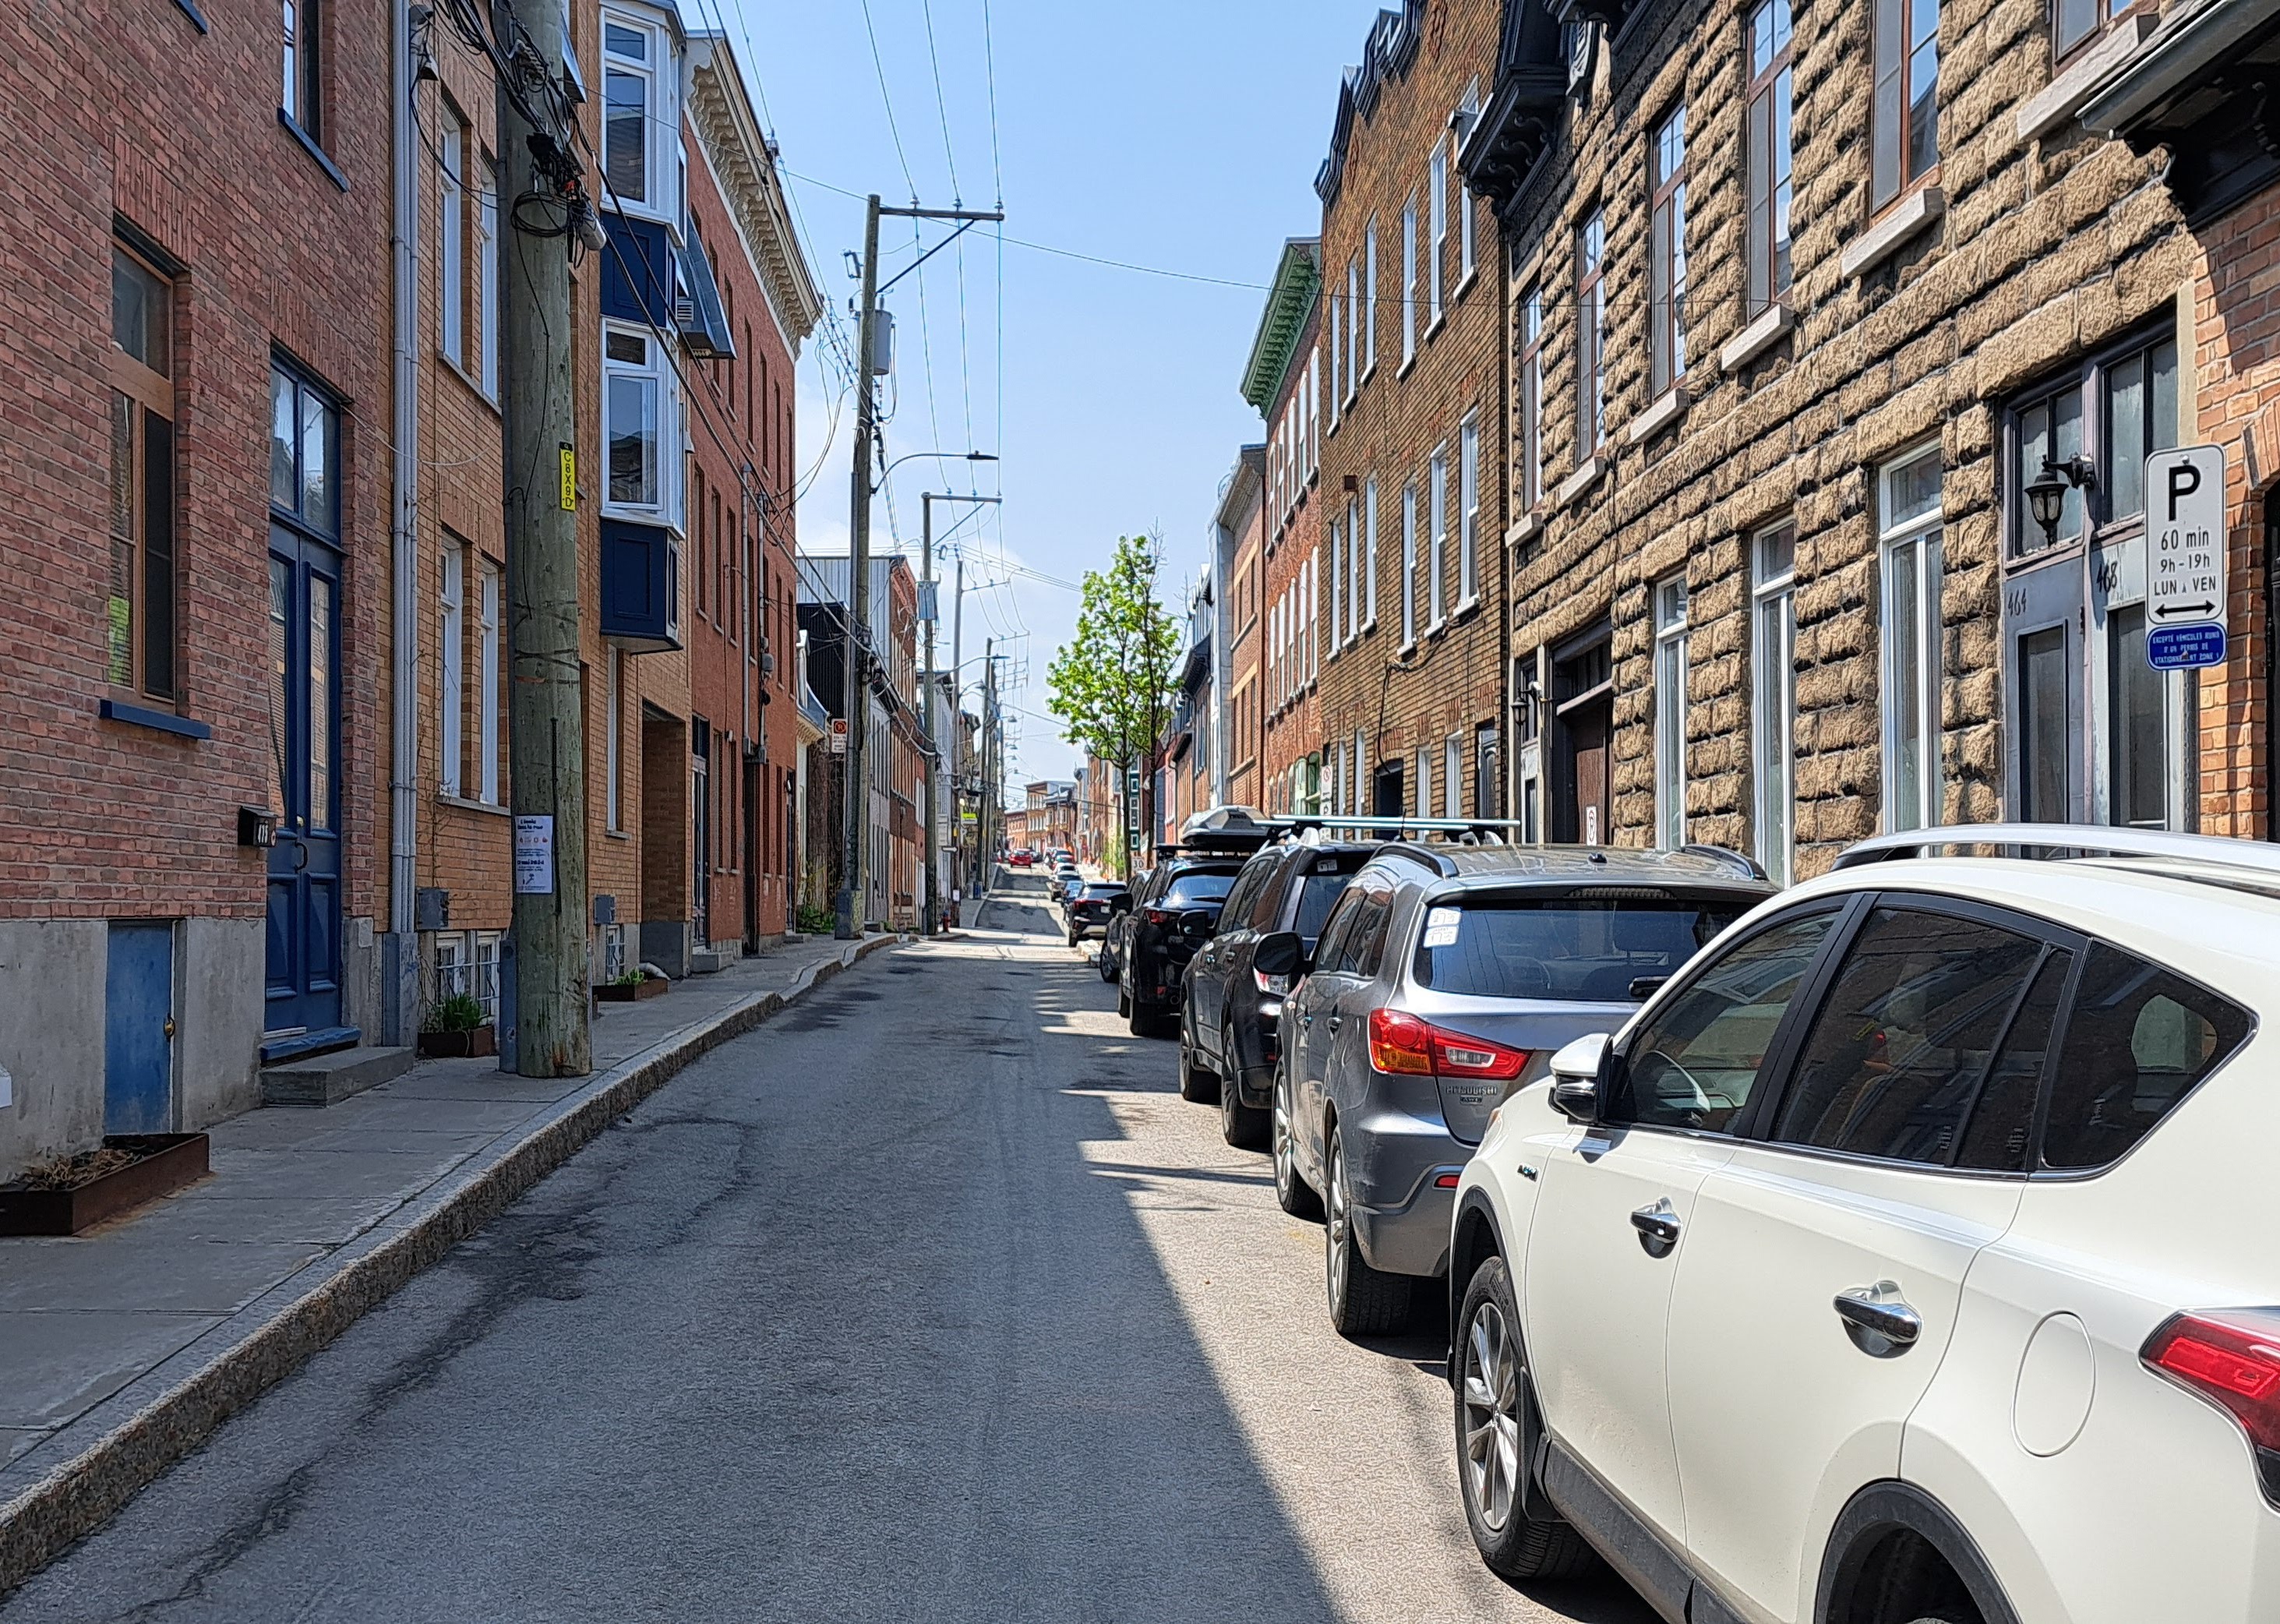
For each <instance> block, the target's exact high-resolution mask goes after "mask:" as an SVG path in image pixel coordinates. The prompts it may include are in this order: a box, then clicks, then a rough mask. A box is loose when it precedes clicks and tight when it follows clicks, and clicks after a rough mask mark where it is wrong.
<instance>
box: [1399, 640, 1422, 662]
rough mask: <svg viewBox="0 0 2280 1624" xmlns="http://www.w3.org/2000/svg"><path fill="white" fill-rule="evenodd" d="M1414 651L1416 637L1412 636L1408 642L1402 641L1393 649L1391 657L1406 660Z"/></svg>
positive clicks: (1415, 650) (1415, 648) (1415, 649)
mask: <svg viewBox="0 0 2280 1624" xmlns="http://www.w3.org/2000/svg"><path fill="white" fill-rule="evenodd" d="M1416 652H1417V639H1416V638H1414V637H1412V638H1411V639H1410V640H1409V641H1408V642H1406V643H1403V644H1402V645H1401V646H1400V647H1399V648H1398V649H1396V650H1394V651H1393V658H1396V659H1401V660H1406V659H1407V658H1409V657H1410V656H1411V655H1413V654H1414V653H1416Z"/></svg>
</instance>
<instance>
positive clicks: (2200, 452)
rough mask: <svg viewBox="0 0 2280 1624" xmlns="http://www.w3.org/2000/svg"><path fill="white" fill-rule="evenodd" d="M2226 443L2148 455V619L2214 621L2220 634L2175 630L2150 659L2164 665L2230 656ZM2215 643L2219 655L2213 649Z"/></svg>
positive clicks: (2159, 622)
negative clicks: (2210, 635) (2177, 634)
mask: <svg viewBox="0 0 2280 1624" xmlns="http://www.w3.org/2000/svg"><path fill="white" fill-rule="evenodd" d="M2224 541H2225V536H2224V448H2223V447H2222V446H2215V445H2185V446H2179V447H2177V448H2176V450H2168V451H2156V452H2154V453H2153V455H2152V456H2150V457H2148V458H2146V459H2145V542H2146V570H2145V620H2146V625H2147V626H2148V627H2149V628H2151V631H2152V633H2153V634H2158V633H2160V632H2162V631H2168V630H2176V631H2179V632H2182V631H2184V630H2185V629H2186V628H2188V627H2207V628H2208V629H2210V630H2214V631H2215V633H2216V636H2215V638H2214V639H2213V640H2212V639H2210V638H2208V637H2207V636H2206V635H2199V636H2193V637H2169V638H2165V639H2163V640H2162V642H2161V645H2160V646H2161V649H2162V650H2165V651H2166V654H2167V658H2163V655H2161V654H2157V653H2156V652H2155V643H2154V639H2153V635H2148V636H2147V638H2146V640H2145V658H2146V660H2147V661H2148V663H2150V664H2151V665H2152V666H2153V667H2154V668H2155V669H2156V670H2161V671H2176V670H2183V669H2184V668H2186V667H2187V666H2211V665H2215V663H2216V662H2217V661H2218V660H2221V659H2222V658H2224V643H2225V639H2224V629H2225V596H2224ZM2211 648H2214V649H2215V653H2214V654H2213V655H2212V654H2210V653H2209V652H2208V651H2209V650H2210V649H2211Z"/></svg>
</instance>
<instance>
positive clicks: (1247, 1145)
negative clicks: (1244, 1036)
mask: <svg viewBox="0 0 2280 1624" xmlns="http://www.w3.org/2000/svg"><path fill="white" fill-rule="evenodd" d="M1219 1061H1220V1080H1219V1136H1220V1137H1221V1138H1222V1139H1224V1140H1226V1141H1227V1142H1228V1143H1229V1144H1231V1145H1233V1146H1234V1147H1235V1148H1236V1150H1238V1151H1257V1150H1260V1149H1263V1148H1264V1147H1265V1145H1266V1143H1267V1112H1264V1111H1261V1110H1260V1109H1259V1107H1258V1106H1256V1105H1246V1104H1244V1103H1243V1089H1242V1088H1241V1087H1240V1086H1239V1085H1238V1084H1237V1083H1236V1081H1235V1079H1236V1076H1238V1075H1240V1074H1241V1068H1240V1067H1239V1066H1237V1065H1236V1059H1235V1033H1234V1032H1233V1031H1232V1030H1230V1029H1228V1028H1221V1031H1220V1035H1219Z"/></svg>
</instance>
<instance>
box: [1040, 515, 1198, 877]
mask: <svg viewBox="0 0 2280 1624" xmlns="http://www.w3.org/2000/svg"><path fill="white" fill-rule="evenodd" d="M1163 558H1164V549H1163V543H1162V541H1161V539H1160V538H1159V537H1155V536H1146V535H1128V536H1123V537H1121V538H1119V540H1118V541H1117V543H1116V556H1115V557H1114V558H1112V559H1111V560H1109V564H1108V567H1107V568H1106V569H1104V570H1087V571H1086V572H1085V576H1084V603H1083V606H1082V608H1080V609H1079V610H1078V611H1077V617H1076V635H1075V636H1074V637H1072V638H1071V639H1070V640H1069V641H1068V642H1067V643H1064V644H1063V645H1062V646H1061V649H1060V651H1059V653H1057V654H1055V655H1054V656H1053V663H1052V665H1051V666H1050V667H1048V668H1047V670H1046V672H1045V705H1046V708H1047V709H1049V710H1050V711H1051V712H1052V713H1053V714H1054V715H1055V716H1056V717H1058V718H1059V720H1060V721H1061V723H1062V726H1063V727H1064V729H1065V730H1066V733H1067V738H1068V741H1069V743H1072V744H1074V745H1075V746H1076V747H1077V748H1078V749H1079V750H1085V751H1087V752H1089V753H1090V754H1092V755H1095V756H1098V757H1099V758H1102V759H1104V760H1107V761H1113V762H1115V763H1116V764H1117V766H1119V767H1120V768H1126V769H1129V768H1132V767H1137V768H1139V769H1140V797H1141V800H1140V809H1139V824H1140V827H1142V828H1144V829H1145V828H1148V827H1152V825H1153V821H1154V812H1155V809H1154V807H1153V805H1152V804H1151V802H1152V781H1153V777H1154V775H1153V774H1152V771H1151V770H1150V769H1152V767H1153V766H1154V765H1155V758H1156V751H1157V750H1158V749H1159V748H1160V747H1161V745H1162V743H1163V741H1164V730H1165V729H1166V727H1168V726H1169V725H1170V723H1171V718H1172V697H1173V694H1172V673H1173V663H1174V661H1175V659H1176V658H1178V655H1179V628H1178V626H1177V624H1176V623H1175V621H1174V620H1173V619H1172V617H1171V615H1170V614H1169V613H1168V612H1167V611H1166V610H1165V608H1164V606H1163V604H1160V603H1159V602H1157V600H1156V577H1157V574H1158V573H1159V570H1160V569H1161V568H1162V566H1163ZM1127 857H1128V854H1127V853H1125V852H1119V853H1117V859H1118V864H1119V867H1120V869H1121V868H1122V866H1124V863H1125V860H1126V858H1127Z"/></svg>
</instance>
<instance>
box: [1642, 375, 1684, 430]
mask: <svg viewBox="0 0 2280 1624" xmlns="http://www.w3.org/2000/svg"><path fill="white" fill-rule="evenodd" d="M1685 415H1686V386H1685V385H1684V384H1683V383H1674V384H1672V385H1671V386H1670V387H1669V388H1668V389H1665V390H1664V391H1663V393H1662V398H1661V399H1660V400H1658V401H1656V402H1655V403H1654V404H1652V406H1649V407H1648V408H1647V409H1646V410H1645V411H1644V412H1640V413H1639V414H1638V415H1637V417H1635V418H1633V419H1631V426H1630V429H1629V439H1630V443H1632V444H1633V445H1642V444H1645V443H1646V442H1647V441H1649V440H1652V439H1653V438H1654V437H1655V435H1659V434H1660V433H1661V432H1662V431H1663V430H1664V429H1666V428H1668V427H1670V426H1671V425H1672V424H1673V423H1675V422H1676V421H1678V419H1681V418H1683V417H1684V416H1685Z"/></svg>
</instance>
